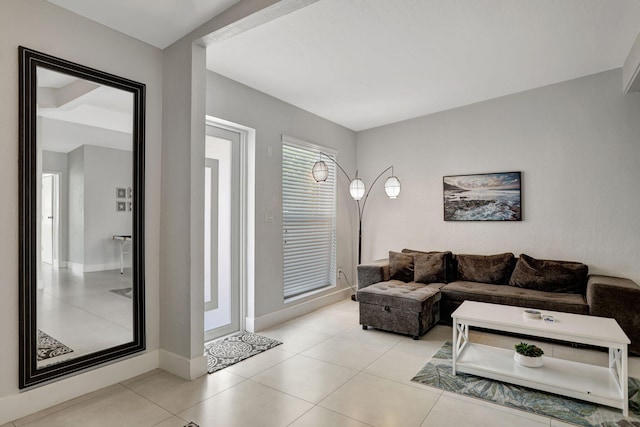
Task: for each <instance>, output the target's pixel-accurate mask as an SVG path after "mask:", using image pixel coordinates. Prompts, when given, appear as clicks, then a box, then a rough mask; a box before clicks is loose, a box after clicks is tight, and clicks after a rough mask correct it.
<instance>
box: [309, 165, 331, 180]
mask: <svg viewBox="0 0 640 427" xmlns="http://www.w3.org/2000/svg"><path fill="white" fill-rule="evenodd" d="M311 175H313V179H315V180H316V182H320V181H326V180H327V177H328V176H329V168H328V167H327V164H326V163H325V162H323V161H322V160H319V161H317V162H316V163H315V164H314V165H313V169H311Z"/></svg>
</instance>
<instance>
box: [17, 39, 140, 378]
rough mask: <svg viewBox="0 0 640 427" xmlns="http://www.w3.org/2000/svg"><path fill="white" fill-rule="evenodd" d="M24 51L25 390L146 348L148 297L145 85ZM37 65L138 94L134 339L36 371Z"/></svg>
mask: <svg viewBox="0 0 640 427" xmlns="http://www.w3.org/2000/svg"><path fill="white" fill-rule="evenodd" d="M18 53H19V90H20V93H19V96H18V98H19V112H18V114H19V132H20V135H19V138H20V150H19V170H20V176H19V185H20V187H19V196H20V200H19V241H20V245H19V263H20V266H19V316H20V321H19V326H20V332H19V350H20V374H19V375H20V376H19V387H20V388H21V389H24V388H27V387H31V386H34V385H37V384H42V383H45V382H49V381H51V380H54V379H59V378H61V377H65V376H68V375H69V374H71V373H75V372H78V371H82V370H86V369H88V368H91V367H95V366H97V365H101V364H103V363H106V362H110V361H114V360H116V359H120V358H122V357H125V356H129V355H132V354H134V353H138V352H141V351H143V350H145V348H146V347H145V306H144V301H145V296H144V295H145V293H144V288H145V284H144V280H145V278H144V268H145V263H144V173H145V172H144V170H145V169H144V168H145V148H144V147H145V92H146V86H145V85H144V84H142V83H138V82H134V81H131V80H128V79H125V78H122V77H118V76H114V75H112V74H108V73H105V72H102V71H99V70H96V69H93V68H89V67H86V66H83V65H80V64H76V63H73V62H70V61H66V60H64V59H60V58H56V57H53V56H50V55H47V54H44V53H41V52H37V51H34V50H32V49H28V48H25V47H22V46H20V47H19V48H18ZM37 67H42V68H46V69H49V70H53V71H57V72H61V73H65V74H69V75H72V76H75V77H79V78H82V79H86V80H89V81H92V82H95V83H98V84H101V85H106V86H110V87H114V88H117V89H121V90H124V91H127V92H130V93H132V94H133V99H134V111H133V115H134V117H133V120H134V123H133V188H134V195H135V197H134V198H133V213H134V215H133V229H132V237H133V251H132V264H133V265H132V267H133V274H132V280H133V283H132V289H133V292H132V301H133V341H131V342H128V343H125V344H122V345H118V346H115V347H111V348H107V349H104V350H100V351H97V352H95V353H90V354H87V355H84V356H79V357H77V358H74V359H70V360H67V361H64V362H60V363H57V364H53V365H50V366H46V367H43V368H39V369H38V367H37V358H36V356H37V326H36V320H37V319H36V312H37V310H36V293H37V273H36V272H37V270H36V267H37V266H36V255H37V252H36V246H37V243H36V242H37V235H36V206H37V205H36V203H37V201H36V173H37V169H36V154H37V146H36V142H37V141H36V123H37V108H36V92H37V87H38V84H37V75H36V72H37Z"/></svg>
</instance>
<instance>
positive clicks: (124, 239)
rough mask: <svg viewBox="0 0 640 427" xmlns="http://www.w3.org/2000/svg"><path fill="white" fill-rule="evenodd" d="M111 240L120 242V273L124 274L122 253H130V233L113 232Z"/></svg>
mask: <svg viewBox="0 0 640 427" xmlns="http://www.w3.org/2000/svg"><path fill="white" fill-rule="evenodd" d="M113 240H116V241H118V242H119V243H120V274H124V254H130V253H131V243H132V242H133V239H132V238H131V235H124V234H114V235H113Z"/></svg>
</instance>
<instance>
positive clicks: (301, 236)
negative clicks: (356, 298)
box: [282, 137, 336, 298]
mask: <svg viewBox="0 0 640 427" xmlns="http://www.w3.org/2000/svg"><path fill="white" fill-rule="evenodd" d="M322 151H323V152H326V151H325V150H324V149H322ZM319 153H320V149H319V147H316V146H313V145H311V144H309V145H307V144H305V143H304V142H302V141H297V140H296V141H294V140H292V139H290V138H287V137H283V139H282V215H283V219H282V228H283V229H282V247H283V261H284V262H283V264H284V297H285V298H291V297H294V296H298V295H302V294H304V293H307V292H310V291H313V290H316V289H320V288H323V287H327V286H335V284H336V173H335V164H334V163H333V162H332V161H331V160H329V159H327V158H326V157H324V156H322V157H323V160H324V161H325V162H326V164H327V166H328V167H329V177H328V178H327V180H326V181H324V182H316V181H315V180H314V179H313V177H312V176H311V169H312V168H313V165H314V163H315V162H317V161H318V160H319V159H320V157H319V156H320V154H319Z"/></svg>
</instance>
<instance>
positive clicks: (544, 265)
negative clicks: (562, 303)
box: [509, 254, 589, 294]
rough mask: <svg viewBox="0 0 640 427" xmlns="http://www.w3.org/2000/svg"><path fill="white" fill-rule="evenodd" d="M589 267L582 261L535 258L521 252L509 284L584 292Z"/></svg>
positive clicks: (566, 292) (577, 292)
mask: <svg viewBox="0 0 640 427" xmlns="http://www.w3.org/2000/svg"><path fill="white" fill-rule="evenodd" d="M588 273H589V267H587V266H586V265H585V264H582V263H580V262H570V261H552V260H544V259H535V258H533V257H530V256H528V255H525V254H521V255H520V258H518V262H517V263H516V268H515V269H514V270H513V274H512V275H511V279H510V280H509V284H510V285H511V286H516V287H518V288H526V289H535V290H538V291H547V292H560V293H565V294H584V293H585V288H586V286H587V274H588Z"/></svg>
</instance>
